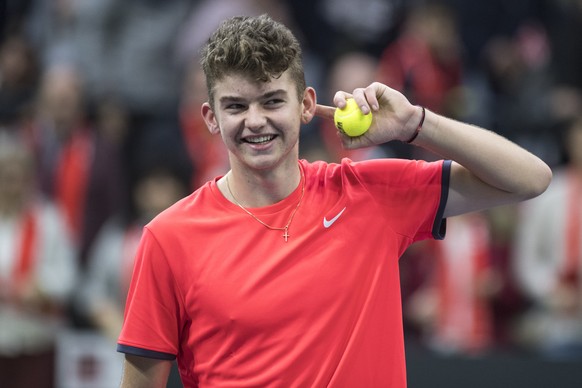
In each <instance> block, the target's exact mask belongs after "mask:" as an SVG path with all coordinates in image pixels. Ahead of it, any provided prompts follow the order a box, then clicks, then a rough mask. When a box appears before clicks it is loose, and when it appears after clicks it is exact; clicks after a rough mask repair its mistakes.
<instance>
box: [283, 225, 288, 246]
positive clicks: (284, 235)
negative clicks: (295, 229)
mask: <svg viewBox="0 0 582 388" xmlns="http://www.w3.org/2000/svg"><path fill="white" fill-rule="evenodd" d="M288 229H289V227H285V233H284V234H283V238H284V239H285V242H287V240H288V239H289V233H288V232H287V230H288Z"/></svg>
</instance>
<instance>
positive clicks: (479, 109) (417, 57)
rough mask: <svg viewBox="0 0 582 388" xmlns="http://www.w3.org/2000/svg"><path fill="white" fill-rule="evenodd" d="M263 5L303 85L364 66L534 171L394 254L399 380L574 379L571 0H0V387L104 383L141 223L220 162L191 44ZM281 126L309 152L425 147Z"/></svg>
mask: <svg viewBox="0 0 582 388" xmlns="http://www.w3.org/2000/svg"><path fill="white" fill-rule="evenodd" d="M262 13H268V14H270V15H271V16H272V17H273V18H275V19H277V20H279V21H282V22H284V23H285V24H286V25H287V26H289V27H290V28H291V29H292V30H293V31H294V32H295V33H296V35H297V36H298V38H299V39H300V40H301V42H302V45H303V49H304V52H303V58H304V64H305V68H306V77H307V82H308V84H309V85H312V86H314V87H315V88H316V90H317V93H318V100H319V102H321V103H325V104H331V98H332V96H333V93H334V92H335V91H336V90H340V89H341V90H346V91H351V90H353V89H354V88H355V87H359V86H365V85H368V84H369V83H370V82H372V81H373V80H378V81H381V82H384V83H386V84H388V85H390V86H392V87H393V88H395V89H398V90H400V91H402V92H404V93H405V94H406V95H407V96H408V97H409V99H410V100H411V101H412V102H414V103H415V104H419V105H423V106H425V107H427V108H428V109H431V110H433V111H435V112H438V113H441V114H443V115H446V116H449V117H453V118H456V119H459V120H463V121H467V122H470V123H472V124H475V125H479V126H483V127H486V128H488V129H490V130H492V131H494V132H497V133H499V134H501V135H503V136H506V137H508V138H509V139H511V140H513V141H515V142H517V143H518V144H520V145H522V146H524V147H526V148H527V149H529V150H531V151H532V152H533V153H535V154H536V155H538V156H540V157H541V158H542V159H544V160H545V161H546V162H547V163H548V164H549V165H550V166H551V167H552V169H553V170H554V180H553V182H552V184H551V186H550V188H549V190H548V191H547V192H546V193H545V194H544V195H542V196H541V197H539V198H537V199H535V200H531V201H528V202H525V203H523V204H520V205H517V206H508V207H501V208H496V209H493V210H490V211H487V212H480V213H473V214H469V215H466V216H462V217H456V218H452V219H450V220H448V229H449V230H448V237H447V239H445V240H444V241H442V242H435V241H427V242H423V243H418V244H416V245H414V246H412V247H411V248H410V249H409V250H408V251H407V252H406V253H405V255H404V257H403V258H402V259H401V282H402V296H403V306H404V307H403V308H404V310H403V311H404V327H405V335H406V338H407V344H408V345H407V359H408V376H409V377H408V379H409V385H410V386H411V387H413V388H415V387H435V386H438V387H467V386H471V387H548V386H556V387H580V386H582V284H581V282H582V279H581V275H582V0H513V1H505V0H474V1H470V2H467V1H462V0H442V1H413V0H350V1H348V0H294V1H291V0H279V1H277V0H270V1H267V0H213V1H210V0H206V1H205V0H198V1H196V0H124V1H115V0H51V1H46V0H0V385H1V386H2V387H7V388H12V387H24V386H27V387H71V388H83V387H95V388H108V387H116V386H117V385H118V382H119V376H120V373H121V362H122V356H121V355H119V354H117V353H116V352H115V340H116V337H117V334H118V333H119V329H120V327H121V322H122V315H123V307H124V302H125V294H126V292H127V287H128V282H129V277H130V273H131V268H132V264H133V254H134V252H135V249H136V245H137V242H138V241H139V238H140V235H141V228H142V226H143V225H144V224H145V223H147V222H148V221H149V220H151V219H152V217H154V216H155V215H156V214H157V213H159V212H160V211H161V210H163V209H164V208H166V207H167V206H169V205H171V204H172V203H174V202H175V201H176V200H177V199H179V198H182V197H183V196H185V195H187V194H188V193H190V192H192V191H193V190H195V189H196V188H197V187H199V186H200V185H202V184H203V183H204V182H206V181H207V180H209V179H212V178H214V177H216V176H218V175H222V174H224V173H225V172H226V171H227V169H228V164H227V162H228V161H227V157H226V151H225V149H224V147H223V145H222V143H221V140H220V138H219V137H217V136H214V137H213V136H211V135H210V134H209V132H208V131H207V129H206V127H205V125H204V123H203V121H202V120H201V117H200V104H201V103H202V102H203V101H205V100H206V91H205V82H204V78H203V75H202V73H201V69H200V67H199V63H198V62H199V57H198V51H199V49H200V47H201V45H202V44H203V43H204V42H205V40H206V39H207V37H208V36H209V34H210V33H211V32H212V31H213V30H214V29H215V28H216V26H217V25H218V24H219V23H220V21H221V20H223V19H225V18H227V17H230V16H233V15H239V14H244V15H258V14H262ZM302 131H303V132H302V140H301V142H302V144H301V154H302V155H301V157H302V158H305V159H308V160H314V159H324V160H327V161H330V162H336V161H339V160H340V159H341V158H343V157H349V158H351V159H353V160H363V159H367V158H372V157H403V158H415V159H426V160H431V159H435V158H436V156H435V155H431V154H429V153H426V152H424V151H422V150H419V149H416V148H414V147H411V146H408V145H406V144H400V143H398V144H392V143H390V144H385V145H382V146H378V147H373V148H368V149H363V150H353V151H346V150H343V149H342V148H341V146H340V144H339V142H338V141H337V138H336V137H335V128H334V127H333V124H330V123H327V122H325V123H324V122H321V121H320V120H317V119H316V120H314V121H313V122H312V123H310V124H309V125H307V126H305V127H304V128H303V129H302ZM169 386H175V387H180V386H181V384H180V381H179V378H178V377H177V375H176V372H175V370H174V371H173V372H172V378H171V381H170V383H169Z"/></svg>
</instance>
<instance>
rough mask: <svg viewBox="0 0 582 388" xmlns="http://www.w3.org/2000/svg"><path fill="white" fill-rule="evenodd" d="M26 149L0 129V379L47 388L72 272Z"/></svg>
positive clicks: (64, 237) (61, 226) (60, 227)
mask: <svg viewBox="0 0 582 388" xmlns="http://www.w3.org/2000/svg"><path fill="white" fill-rule="evenodd" d="M34 184H35V176H34V163H33V160H32V153H31V152H30V150H29V149H28V148H27V147H26V146H25V145H24V144H23V142H21V141H20V139H19V138H17V137H16V136H15V135H14V134H13V133H8V132H0V382H1V385H2V386H3V387H37V388H45V387H52V386H53V384H54V375H53V373H54V370H53V369H54V357H55V340H56V334H57V330H58V329H59V328H62V327H63V326H65V325H67V320H66V317H67V316H66V314H65V312H64V307H65V305H66V303H67V302H68V298H69V297H70V293H71V291H72V289H73V285H74V283H75V281H76V277H77V268H76V262H75V253H74V250H73V245H72V242H71V239H70V238H69V234H68V232H67V228H66V226H65V221H64V218H63V216H62V215H61V214H60V213H59V212H58V211H57V209H56V207H55V206H53V205H52V204H51V203H50V202H48V201H46V200H42V199H41V198H40V197H39V196H38V195H37V194H38V191H37V190H36V188H35V186H34Z"/></svg>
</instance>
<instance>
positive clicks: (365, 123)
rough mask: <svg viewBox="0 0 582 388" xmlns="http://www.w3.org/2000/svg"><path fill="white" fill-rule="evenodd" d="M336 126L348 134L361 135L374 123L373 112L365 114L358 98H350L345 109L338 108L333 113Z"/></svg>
mask: <svg viewBox="0 0 582 388" xmlns="http://www.w3.org/2000/svg"><path fill="white" fill-rule="evenodd" d="M333 121H334V122H335V126H336V128H337V129H339V130H340V131H341V132H343V133H345V134H346V135H348V136H352V137H355V136H361V135H363V134H364V133H366V131H367V130H368V128H370V125H371V124H372V113H371V112H370V113H368V114H367V115H365V114H363V113H362V111H361V110H360V108H359V107H358V104H357V103H356V100H354V99H353V98H348V99H347V100H346V106H345V107H344V108H343V109H340V108H337V109H336V110H335V113H334V115H333Z"/></svg>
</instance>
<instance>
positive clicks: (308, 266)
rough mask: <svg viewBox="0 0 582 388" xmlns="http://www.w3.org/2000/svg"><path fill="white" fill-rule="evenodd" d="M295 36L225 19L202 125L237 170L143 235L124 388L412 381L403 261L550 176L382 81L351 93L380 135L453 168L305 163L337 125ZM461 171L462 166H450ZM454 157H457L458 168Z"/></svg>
mask: <svg viewBox="0 0 582 388" xmlns="http://www.w3.org/2000/svg"><path fill="white" fill-rule="evenodd" d="M300 53H301V50H300V47H299V44H298V43H297V40H296V39H295V37H294V36H293V35H292V33H291V32H290V31H289V30H288V29H287V28H286V27H284V26H282V25H281V24H279V23H276V22H274V21H273V20H271V19H270V18H269V17H267V16H261V17H257V18H246V17H237V18H233V19H230V20H227V21H226V22H225V23H223V24H222V25H221V26H220V27H219V29H218V30H217V31H216V32H215V33H214V34H213V35H212V36H211V37H210V40H209V41H208V44H207V45H206V46H205V48H204V50H203V52H202V65H203V68H204V71H205V74H206V80H207V86H208V92H209V101H208V102H207V103H204V104H203V106H202V115H203V117H204V119H205V122H206V124H207V126H208V128H209V130H210V132H211V133H213V134H217V135H218V134H219V135H220V136H222V139H223V141H224V143H225V145H226V147H227V148H228V152H229V157H230V164H231V170H230V171H229V172H228V173H226V174H225V176H223V177H219V178H216V179H215V180H213V181H211V182H208V183H207V184H206V185H204V186H203V187H201V188H200V189H199V190H197V191H195V192H194V193H193V194H191V195H190V196H188V197H186V198H185V199H183V200H181V201H179V202H178V203H177V204H175V205H174V206H172V207H171V208H169V209H168V210H166V211H164V212H163V213H162V214H161V215H159V216H158V217H157V218H156V219H155V220H154V221H153V222H151V223H150V224H149V225H148V226H147V227H146V228H145V230H144V235H143V238H142V241H141V244H140V248H139V251H138V254H137V258H136V266H135V269H134V274H133V279H132V284H131V288H130V291H129V295H128V300H127V307H126V313H125V323H124V327H123V329H122V332H121V335H120V338H119V342H118V350H119V351H121V352H124V353H126V361H125V366H124V376H123V381H122V386H123V387H157V386H163V385H164V384H165V382H166V380H167V377H168V373H169V371H170V366H171V361H172V360H173V359H175V358H177V359H178V365H179V370H180V374H181V378H182V381H183V383H184V386H186V387H196V386H256V387H340V386H341V387H355V386H360V387H373V386H383V387H405V386H406V372H405V359H404V344H403V333H402V314H401V306H400V289H399V274H398V258H399V257H400V255H401V254H402V253H403V252H404V250H405V249H406V248H407V247H408V246H409V245H410V244H412V243H413V242H415V241H417V240H421V239H426V238H430V237H431V236H432V237H434V238H442V237H443V234H444V218H445V217H449V216H454V215H458V214H462V213H466V212H471V211H476V210H480V209H485V208H488V207H491V206H497V205H502V204H507V203H511V202H516V201H521V200H525V199H527V198H531V197H534V196H537V195H539V194H540V193H542V192H543V191H544V190H545V189H546V187H547V186H548V184H549V182H550V179H551V171H550V169H549V168H548V166H547V165H545V164H544V163H543V162H542V161H541V160H539V159H538V158H537V157H535V156H534V155H532V154H530V153H529V152H527V151H525V150H523V149H521V148H520V147H518V146H516V145H515V144H513V143H511V142H509V141H507V140H505V139H503V138H501V137H499V136H497V135H496V134H494V133H492V132H488V131H485V130H483V129H480V128H477V127H473V126H470V125H466V124H462V123H459V122H456V121H452V120H449V119H447V118H445V117H441V116H438V115H437V114H435V113H433V112H430V111H428V110H426V111H425V110H424V109H422V108H420V107H416V106H413V105H411V104H410V102H409V101H408V100H407V99H406V98H405V97H404V96H403V95H402V94H400V93H399V92H397V91H395V90H393V89H390V88H389V87H387V86H385V85H382V84H379V83H373V84H371V85H369V86H367V87H365V88H359V89H356V90H354V91H353V92H352V93H347V92H344V91H339V92H337V93H336V95H335V97H334V103H335V104H336V105H337V106H340V107H342V106H344V105H345V100H346V98H347V97H350V96H353V97H354V98H355V99H356V101H357V102H358V105H359V106H361V107H362V108H361V109H362V111H363V112H364V113H368V112H370V110H372V111H373V114H374V121H373V123H372V126H371V128H370V130H369V131H368V132H367V133H366V134H365V135H363V136H361V137H358V138H347V137H342V141H343V143H344V145H345V146H346V147H348V148H350V147H364V146H369V145H373V144H381V143H384V142H388V141H392V140H399V141H409V140H410V139H413V143H414V144H415V145H418V146H422V147H425V148H427V149H429V150H431V151H433V152H437V153H439V154H441V155H442V156H443V157H444V158H446V159H447V161H438V162H432V163H428V162H424V161H409V160H394V159H386V160H370V161H365V162H359V163H354V162H351V161H349V160H345V159H344V161H342V163H340V164H327V163H324V162H315V163H308V162H306V161H304V160H299V157H298V147H299V145H298V144H299V132H300V127H301V124H305V123H308V122H309V121H310V120H311V119H312V118H313V117H314V115H315V114H318V115H321V116H323V117H325V118H326V119H330V120H331V119H332V116H333V112H334V109H335V108H333V107H326V106H320V105H317V103H316V95H315V91H314V89H313V88H311V87H306V85H305V80H304V76H303V69H302V64H301V55H300ZM448 159H450V160H448ZM451 160H452V161H451Z"/></svg>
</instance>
